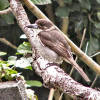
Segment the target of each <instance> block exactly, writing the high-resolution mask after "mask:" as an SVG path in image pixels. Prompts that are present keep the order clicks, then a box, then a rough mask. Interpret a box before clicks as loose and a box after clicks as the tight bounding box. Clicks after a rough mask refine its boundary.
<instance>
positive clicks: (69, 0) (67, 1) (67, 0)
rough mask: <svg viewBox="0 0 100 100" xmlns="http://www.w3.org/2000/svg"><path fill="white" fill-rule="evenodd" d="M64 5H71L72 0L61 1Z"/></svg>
mask: <svg viewBox="0 0 100 100" xmlns="http://www.w3.org/2000/svg"><path fill="white" fill-rule="evenodd" d="M63 1H64V3H68V4H71V3H72V0H63Z"/></svg>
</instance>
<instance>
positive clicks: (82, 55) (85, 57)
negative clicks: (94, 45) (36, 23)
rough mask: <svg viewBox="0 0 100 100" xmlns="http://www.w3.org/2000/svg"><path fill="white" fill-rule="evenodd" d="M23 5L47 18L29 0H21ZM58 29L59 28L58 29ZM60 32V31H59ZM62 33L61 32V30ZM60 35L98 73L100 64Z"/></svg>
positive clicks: (39, 16)
mask: <svg viewBox="0 0 100 100" xmlns="http://www.w3.org/2000/svg"><path fill="white" fill-rule="evenodd" d="M23 1H24V3H25V5H26V6H27V7H28V8H29V9H30V10H31V11H32V13H33V14H34V15H35V16H36V17H37V18H45V19H47V20H49V19H48V18H47V17H46V16H45V15H44V14H43V13H42V12H41V11H40V9H39V8H37V7H36V6H35V5H34V4H33V3H32V2H31V1H30V0H23ZM59 31H60V30H59ZM60 32H61V31H60ZM61 33H62V32H61ZM62 35H64V36H65V38H66V40H67V42H68V43H69V45H70V46H71V48H72V50H73V51H74V52H75V53H76V54H77V55H78V57H79V58H80V59H81V60H82V61H83V62H84V63H86V64H87V65H88V66H89V67H90V68H91V69H93V70H94V71H95V72H96V73H97V74H99V75H100V66H99V65H98V64H97V63H96V62H95V61H93V60H92V59H91V58H90V57H89V56H87V55H86V54H85V53H84V52H83V51H82V50H81V49H80V48H78V47H77V46H76V45H75V44H74V43H73V42H72V41H71V40H70V39H69V38H68V37H67V36H66V35H65V34H63V33H62Z"/></svg>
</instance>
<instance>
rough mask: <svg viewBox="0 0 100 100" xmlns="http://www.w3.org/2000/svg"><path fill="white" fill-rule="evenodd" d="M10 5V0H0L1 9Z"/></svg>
mask: <svg viewBox="0 0 100 100" xmlns="http://www.w3.org/2000/svg"><path fill="white" fill-rule="evenodd" d="M8 6H9V2H8V0H0V10H3V9H5V8H7V7H8Z"/></svg>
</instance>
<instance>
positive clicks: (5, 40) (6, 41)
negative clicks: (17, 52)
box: [0, 38, 17, 49]
mask: <svg viewBox="0 0 100 100" xmlns="http://www.w3.org/2000/svg"><path fill="white" fill-rule="evenodd" d="M0 42H2V43H4V44H6V45H8V46H10V47H11V48H13V49H17V47H16V46H15V45H14V44H12V43H11V42H9V41H8V40H7V39H5V38H0Z"/></svg>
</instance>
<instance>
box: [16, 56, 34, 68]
mask: <svg viewBox="0 0 100 100" xmlns="http://www.w3.org/2000/svg"><path fill="white" fill-rule="evenodd" d="M32 61H33V59H32V57H29V58H25V57H21V58H20V59H18V60H17V61H16V63H15V66H16V67H20V68H26V67H27V66H31V63H32Z"/></svg>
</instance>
